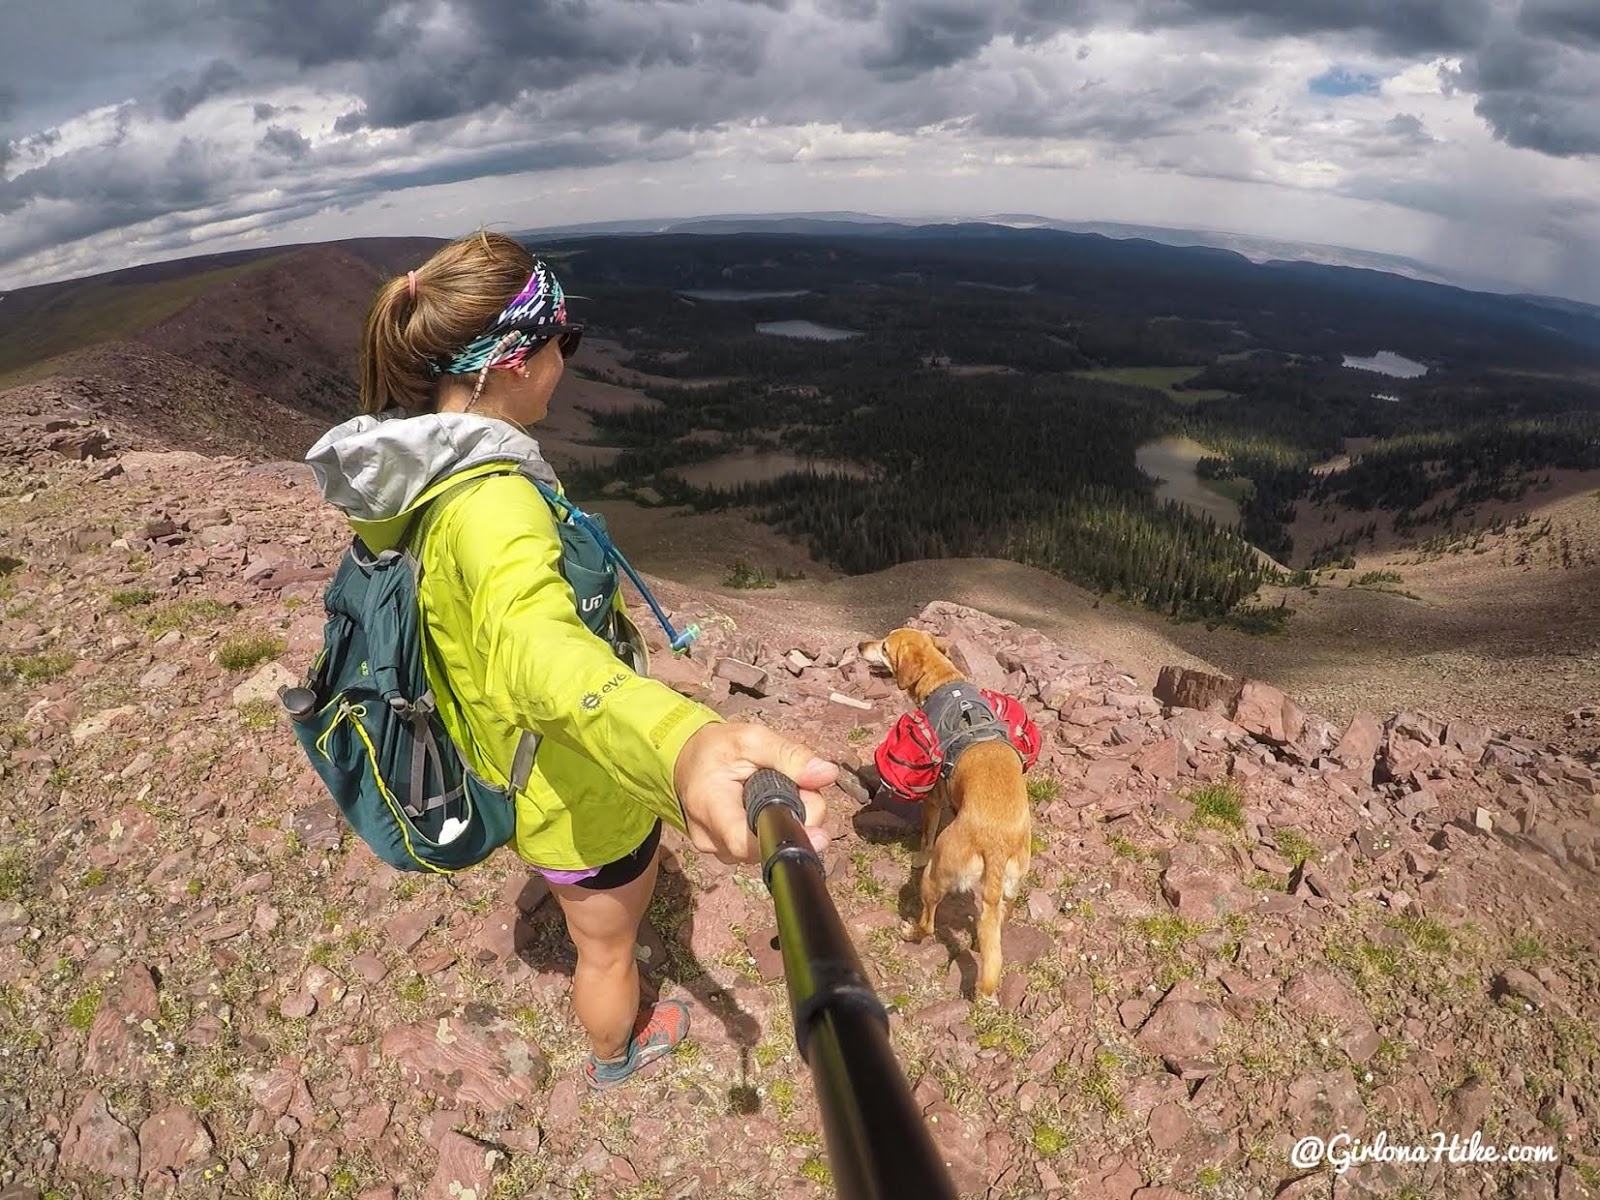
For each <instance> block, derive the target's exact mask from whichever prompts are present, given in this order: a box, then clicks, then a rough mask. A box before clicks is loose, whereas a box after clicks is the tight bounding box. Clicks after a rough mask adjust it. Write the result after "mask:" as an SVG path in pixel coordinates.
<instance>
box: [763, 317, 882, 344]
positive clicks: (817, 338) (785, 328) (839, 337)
mask: <svg viewBox="0 0 1600 1200" xmlns="http://www.w3.org/2000/svg"><path fill="white" fill-rule="evenodd" d="M756 332H757V333H774V334H777V335H778V336H779V337H787V338H804V339H805V340H807V341H812V342H842V341H844V340H845V339H846V338H853V337H860V336H861V333H860V331H859V330H855V329H835V328H834V327H833V326H831V325H818V324H817V323H816V322H815V321H763V322H761V324H759V325H757V326H756Z"/></svg>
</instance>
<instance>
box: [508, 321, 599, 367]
mask: <svg viewBox="0 0 1600 1200" xmlns="http://www.w3.org/2000/svg"><path fill="white" fill-rule="evenodd" d="M501 332H502V333H531V334H535V335H537V336H538V337H539V339H540V341H539V349H541V350H542V349H543V348H544V343H545V342H548V341H550V340H551V339H552V338H553V339H555V343H556V346H557V347H558V348H559V349H560V351H561V361H562V362H565V361H566V360H567V359H569V358H571V357H572V356H573V355H574V354H576V353H577V352H578V345H579V344H580V343H581V342H582V341H583V326H582V325H552V324H551V323H550V322H549V321H537V322H533V321H530V322H528V323H526V324H519V323H512V324H510V325H506V326H504V327H503V328H502V330H501ZM535 353H537V351H535Z"/></svg>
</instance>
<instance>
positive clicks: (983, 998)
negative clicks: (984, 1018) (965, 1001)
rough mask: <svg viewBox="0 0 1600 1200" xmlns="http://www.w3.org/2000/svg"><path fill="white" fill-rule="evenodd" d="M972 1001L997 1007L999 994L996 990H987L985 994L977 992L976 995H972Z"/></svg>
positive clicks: (998, 1005)
mask: <svg viewBox="0 0 1600 1200" xmlns="http://www.w3.org/2000/svg"><path fill="white" fill-rule="evenodd" d="M972 1002H973V1003H974V1004H984V1005H988V1006H990V1007H993V1008H999V1007H1000V995H999V993H998V992H989V993H987V994H985V993H983V992H979V993H978V994H977V995H975V996H973V998H972Z"/></svg>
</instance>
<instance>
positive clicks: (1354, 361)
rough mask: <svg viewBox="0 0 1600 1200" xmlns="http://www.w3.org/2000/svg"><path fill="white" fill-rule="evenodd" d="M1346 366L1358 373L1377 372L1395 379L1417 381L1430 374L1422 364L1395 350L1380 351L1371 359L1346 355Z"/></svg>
mask: <svg viewBox="0 0 1600 1200" xmlns="http://www.w3.org/2000/svg"><path fill="white" fill-rule="evenodd" d="M1344 365H1345V366H1347V367H1353V368H1354V369H1355V370H1357V371H1376V372H1377V373H1378V374H1379V375H1388V376H1391V377H1392V378H1395V379H1417V378H1419V377H1420V376H1423V375H1426V374H1427V373H1428V368H1427V367H1425V366H1423V365H1422V364H1421V363H1419V362H1416V361H1414V360H1412V359H1409V358H1406V357H1405V356H1404V355H1401V354H1396V353H1395V352H1394V351H1393V350H1379V351H1378V352H1377V353H1376V354H1374V355H1373V356H1372V357H1371V358H1361V357H1359V356H1357V355H1354V354H1346V355H1345V356H1344Z"/></svg>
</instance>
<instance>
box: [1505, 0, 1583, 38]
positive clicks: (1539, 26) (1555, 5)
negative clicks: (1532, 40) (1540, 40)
mask: <svg viewBox="0 0 1600 1200" xmlns="http://www.w3.org/2000/svg"><path fill="white" fill-rule="evenodd" d="M1517 24H1518V27H1519V28H1521V29H1522V31H1523V32H1524V33H1527V34H1530V35H1532V36H1534V37H1547V38H1551V39H1552V40H1555V41H1564V42H1574V41H1576V42H1582V43H1586V44H1587V45H1589V46H1594V47H1600V4H1596V3H1595V0H1526V3H1524V4H1523V6H1522V11H1521V13H1519V14H1518V18H1517Z"/></svg>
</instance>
